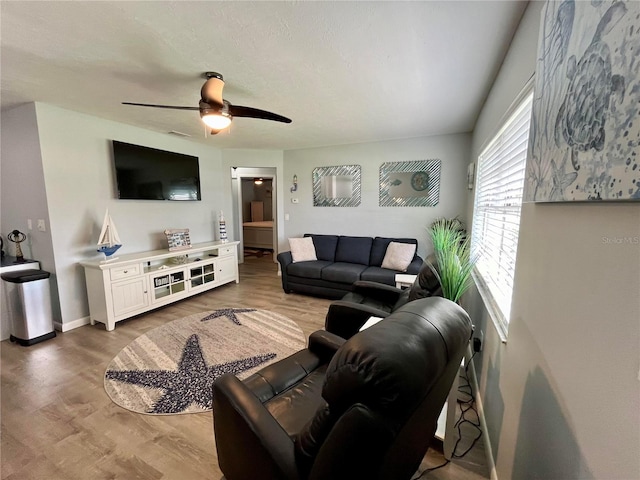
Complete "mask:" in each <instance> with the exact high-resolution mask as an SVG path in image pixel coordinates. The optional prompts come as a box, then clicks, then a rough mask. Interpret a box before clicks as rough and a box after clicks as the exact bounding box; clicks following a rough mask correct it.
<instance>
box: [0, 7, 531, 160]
mask: <svg viewBox="0 0 640 480" xmlns="http://www.w3.org/2000/svg"><path fill="white" fill-rule="evenodd" d="M0 8H1V12H0V13H1V16H2V20H1V21H2V24H1V30H0V32H1V37H0V39H1V46H2V50H1V62H2V64H1V67H2V68H1V77H2V78H1V87H2V91H1V96H0V99H1V101H2V108H3V109H6V108H11V107H14V106H16V105H19V104H22V103H25V102H32V101H37V102H44V103H48V104H52V105H57V106H60V107H63V108H66V109H69V110H74V111H78V112H83V113H87V114H90V115H94V116H97V117H102V118H106V119H110V120H115V121H118V122H122V123H126V124H131V125H136V126H139V127H142V128H146V129H149V130H153V131H158V132H165V133H166V132H168V131H171V130H177V131H180V132H184V133H188V134H190V135H192V139H193V140H196V141H202V142H205V143H207V144H209V145H213V146H217V147H220V148H274V149H295V148H305V147H315V146H323V145H340V144H347V143H360V142H370V141H377V140H387V139H395V138H408V137H417V136H425V135H435V134H445V133H459V132H468V131H471V130H472V128H473V126H474V123H475V120H476V118H477V115H478V113H479V111H480V108H481V106H482V103H483V102H484V99H485V97H486V95H487V93H488V91H489V87H490V85H491V83H492V81H493V78H494V76H495V74H496V72H497V70H498V68H499V66H500V64H501V62H502V59H503V57H504V54H505V52H506V50H507V48H508V45H509V42H510V41H511V38H512V36H513V33H514V31H515V29H516V27H517V25H518V22H519V20H520V18H521V16H522V13H523V12H524V9H525V8H526V2H507V1H496V2H488V1H470V2H466V1H441V2H437V1H430V2H212V1H209V2H190V1H184V2H153V1H148V2H57V1H54V2H1V3H0ZM210 70H213V71H217V72H220V73H222V74H223V75H224V77H225V81H226V85H225V89H224V97H225V99H227V100H229V101H230V102H231V103H233V104H237V105H245V106H252V107H257V108H261V109H264V110H269V111H273V112H276V113H278V114H281V115H284V116H287V117H289V118H291V119H293V123H291V124H289V125H286V124H282V123H276V122H269V121H264V120H255V119H246V118H236V119H235V120H234V122H233V124H232V126H231V129H230V131H229V132H228V133H221V134H219V135H217V136H213V137H208V138H205V135H204V127H203V125H202V123H201V121H200V119H199V116H198V113H197V112H189V111H177V110H156V109H147V108H142V107H132V106H125V105H121V104H120V102H122V101H129V102H139V103H159V104H168V105H188V106H197V104H198V100H199V97H200V87H201V86H202V84H203V82H204V80H203V79H202V78H201V74H202V73H203V72H205V71H210Z"/></svg>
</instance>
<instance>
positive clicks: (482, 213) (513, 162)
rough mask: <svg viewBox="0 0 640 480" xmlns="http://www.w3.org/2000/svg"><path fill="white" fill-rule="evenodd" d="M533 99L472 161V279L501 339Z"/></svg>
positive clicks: (508, 305)
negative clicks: (474, 165)
mask: <svg viewBox="0 0 640 480" xmlns="http://www.w3.org/2000/svg"><path fill="white" fill-rule="evenodd" d="M532 100H533V94H532V93H529V94H528V95H527V96H526V98H525V99H524V100H523V101H522V102H521V103H520V104H519V105H517V107H516V109H515V110H514V111H513V113H512V114H511V116H510V117H509V119H508V120H507V121H506V122H505V124H504V125H503V126H502V128H501V129H500V131H499V132H498V134H497V135H496V136H495V137H494V138H493V139H492V140H491V142H490V143H489V145H488V146H487V147H486V148H485V149H484V151H483V152H482V153H481V154H480V156H479V157H478V177H477V181H476V194H475V201H474V210H473V227H472V229H471V250H472V252H473V254H474V255H476V256H477V257H478V262H477V264H476V271H475V275H474V278H475V279H476V282H477V283H478V289H479V290H480V294H481V295H482V297H483V299H484V300H485V303H486V305H487V308H488V309H489V312H490V313H491V316H492V317H493V318H494V320H495V321H496V324H497V325H496V326H497V327H498V330H499V332H500V335H501V336H502V337H503V340H505V339H506V333H507V327H508V325H509V315H510V313H511V294H512V291H513V277H514V272H515V266H516V252H517V249H518V232H519V229H520V209H521V207H522V190H523V187H524V176H525V163H526V159H527V143H528V140H529V124H530V121H531V104H532Z"/></svg>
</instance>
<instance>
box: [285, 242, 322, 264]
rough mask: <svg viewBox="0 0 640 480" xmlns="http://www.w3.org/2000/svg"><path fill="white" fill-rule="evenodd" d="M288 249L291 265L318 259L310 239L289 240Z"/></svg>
mask: <svg viewBox="0 0 640 480" xmlns="http://www.w3.org/2000/svg"><path fill="white" fill-rule="evenodd" d="M289 248H290V249H291V256H292V257H293V263H296V262H309V261H311V260H317V259H318V258H317V257H316V247H315V245H314V244H313V239H312V238H311V237H304V238H290V239H289Z"/></svg>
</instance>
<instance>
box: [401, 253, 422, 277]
mask: <svg viewBox="0 0 640 480" xmlns="http://www.w3.org/2000/svg"><path fill="white" fill-rule="evenodd" d="M423 263H424V260H422V258H421V257H420V256H418V255H416V256H415V257H413V260H412V261H411V263H410V264H409V266H408V267H407V271H406V272H405V273H408V274H409V275H418V273H420V269H421V268H422V264H423Z"/></svg>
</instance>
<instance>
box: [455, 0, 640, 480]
mask: <svg viewBox="0 0 640 480" xmlns="http://www.w3.org/2000/svg"><path fill="white" fill-rule="evenodd" d="M542 6H543V2H531V3H530V4H529V6H528V8H527V11H526V12H525V15H524V17H523V20H522V22H521V25H520V27H519V29H518V31H517V33H516V36H515V38H514V40H513V43H512V45H511V48H510V50H509V53H508V55H507V57H506V58H505V61H504V63H503V65H502V68H501V70H500V72H499V74H498V76H497V78H496V81H495V83H494V85H493V88H492V90H491V93H490V95H489V97H488V98H487V101H486V103H485V105H484V107H483V109H482V112H481V114H480V117H479V120H478V123H477V125H476V128H475V131H474V134H473V140H472V157H471V161H475V159H477V156H478V154H479V153H480V151H481V149H482V147H483V145H484V144H485V143H486V142H487V141H488V140H489V139H490V138H491V137H492V136H493V135H494V134H495V133H496V131H495V129H496V128H498V126H499V125H500V123H501V118H502V116H503V115H504V113H505V112H506V111H507V110H508V108H509V105H510V104H511V102H512V101H513V100H514V99H515V98H516V96H517V95H518V93H519V92H520V90H521V89H522V87H523V86H524V85H525V83H526V82H527V80H528V79H529V78H530V77H531V75H532V74H533V72H534V69H535V60H536V56H537V39H538V29H539V25H540V12H541V9H542ZM550 121H552V120H550ZM468 202H469V205H470V208H469V218H471V211H472V202H473V195H472V194H470V195H469V198H468ZM639 239H640V205H639V204H638V203H637V202H636V203H634V204H631V203H613V202H607V203H588V204H585V203H559V204H525V205H524V206H523V208H522V214H521V224H520V240H519V245H518V256H517V264H516V277H515V286H514V294H513V306H512V318H511V323H510V326H509V334H508V339H507V342H506V343H502V342H501V340H500V338H499V336H498V334H497V331H496V329H495V327H494V325H493V322H492V320H491V319H490V318H489V314H488V312H487V310H486V309H485V308H484V305H483V302H482V300H481V298H480V297H479V295H478V294H477V291H472V292H470V294H468V295H467V296H466V297H465V299H464V306H465V307H466V308H467V309H468V311H469V312H470V314H471V316H472V319H473V321H474V323H475V324H476V327H477V328H479V329H482V330H483V332H484V350H483V352H482V353H481V354H480V355H479V356H477V357H476V359H475V360H474V363H475V367H476V370H477V372H478V374H479V384H480V397H481V400H482V404H483V406H484V413H485V418H486V422H487V427H488V430H489V434H490V437H491V442H490V445H491V449H492V452H493V457H494V459H495V463H496V471H495V472H493V475H494V477H495V476H497V477H498V478H501V479H511V478H513V479H526V478H557V479H572V478H575V479H577V478H581V479H589V478H606V479H637V478H640V455H639V454H638V452H640V371H639V369H640V353H639V352H640V348H639V347H640V240H639Z"/></svg>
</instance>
